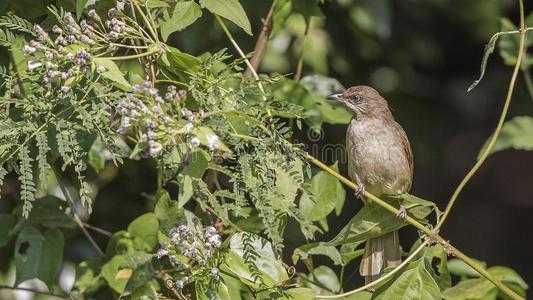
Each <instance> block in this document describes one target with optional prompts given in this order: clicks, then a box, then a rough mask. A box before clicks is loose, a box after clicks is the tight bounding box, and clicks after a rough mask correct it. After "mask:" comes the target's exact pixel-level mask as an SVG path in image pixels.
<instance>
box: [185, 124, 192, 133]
mask: <svg viewBox="0 0 533 300" xmlns="http://www.w3.org/2000/svg"><path fill="white" fill-rule="evenodd" d="M193 128H194V125H192V123H187V124H185V133H189V132H191V131H192V129H193Z"/></svg>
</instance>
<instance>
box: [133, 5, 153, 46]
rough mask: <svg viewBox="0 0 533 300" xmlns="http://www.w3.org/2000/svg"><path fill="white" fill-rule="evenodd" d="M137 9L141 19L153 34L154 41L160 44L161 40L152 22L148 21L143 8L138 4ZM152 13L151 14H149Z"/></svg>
mask: <svg viewBox="0 0 533 300" xmlns="http://www.w3.org/2000/svg"><path fill="white" fill-rule="evenodd" d="M135 8H137V10H138V11H139V14H140V15H141V17H142V18H143V20H144V23H145V24H146V27H148V31H150V33H151V34H152V37H153V38H154V40H155V41H156V42H159V38H158V36H157V32H156V31H155V30H154V28H153V27H152V23H151V22H150V20H148V18H147V17H146V15H145V14H144V13H143V11H142V9H141V7H139V5H138V4H137V3H135ZM148 13H150V12H148Z"/></svg>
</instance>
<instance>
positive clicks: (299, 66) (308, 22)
mask: <svg viewBox="0 0 533 300" xmlns="http://www.w3.org/2000/svg"><path fill="white" fill-rule="evenodd" d="M310 27H311V20H310V19H309V20H306V22H305V32H304V36H303V38H302V40H301V43H302V44H301V49H300V57H299V58H298V64H297V65H296V73H295V74H294V80H295V81H300V78H302V69H303V67H304V49H305V48H304V44H305V40H306V39H307V35H308V34H309V28H310Z"/></svg>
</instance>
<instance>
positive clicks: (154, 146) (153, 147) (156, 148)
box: [148, 141, 163, 157]
mask: <svg viewBox="0 0 533 300" xmlns="http://www.w3.org/2000/svg"><path fill="white" fill-rule="evenodd" d="M148 145H149V147H150V148H149V150H148V153H149V154H150V156H152V157H154V156H157V155H159V153H161V150H163V145H161V144H160V143H158V142H156V141H149V142H148Z"/></svg>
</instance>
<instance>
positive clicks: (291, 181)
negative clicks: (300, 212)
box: [274, 160, 303, 211]
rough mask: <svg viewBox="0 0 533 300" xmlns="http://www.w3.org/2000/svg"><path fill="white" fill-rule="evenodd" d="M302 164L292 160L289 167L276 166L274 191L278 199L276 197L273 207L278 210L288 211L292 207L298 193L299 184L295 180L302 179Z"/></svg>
mask: <svg viewBox="0 0 533 300" xmlns="http://www.w3.org/2000/svg"><path fill="white" fill-rule="evenodd" d="M302 166H303V162H302V161H301V160H294V161H291V162H290V165H289V166H283V167H282V166H280V165H276V166H275V167H274V171H275V172H276V185H275V186H274V191H275V192H276V194H277V195H279V196H280V197H276V200H275V206H276V207H278V208H279V209H280V210H287V211H288V210H289V209H290V207H292V206H294V200H295V198H296V193H297V191H298V187H299V184H298V182H297V180H298V179H297V178H301V179H302V178H303V168H302ZM295 178H296V179H295Z"/></svg>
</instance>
